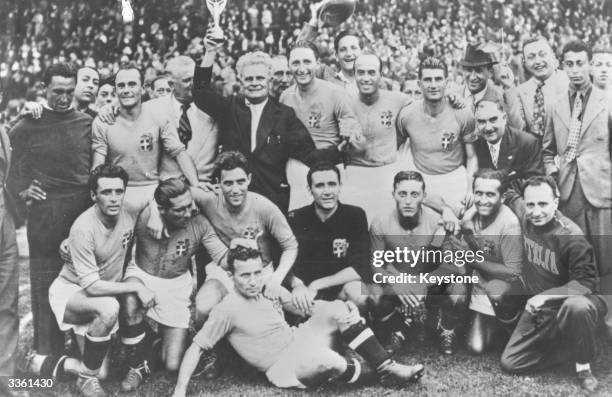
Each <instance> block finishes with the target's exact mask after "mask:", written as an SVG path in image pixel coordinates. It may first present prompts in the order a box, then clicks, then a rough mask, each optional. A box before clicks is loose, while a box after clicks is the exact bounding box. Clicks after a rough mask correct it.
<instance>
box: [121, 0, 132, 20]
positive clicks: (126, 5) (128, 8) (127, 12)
mask: <svg viewBox="0 0 612 397" xmlns="http://www.w3.org/2000/svg"><path fill="white" fill-rule="evenodd" d="M121 16H122V17H123V22H124V23H132V21H133V20H134V10H132V5H131V4H130V0H121Z"/></svg>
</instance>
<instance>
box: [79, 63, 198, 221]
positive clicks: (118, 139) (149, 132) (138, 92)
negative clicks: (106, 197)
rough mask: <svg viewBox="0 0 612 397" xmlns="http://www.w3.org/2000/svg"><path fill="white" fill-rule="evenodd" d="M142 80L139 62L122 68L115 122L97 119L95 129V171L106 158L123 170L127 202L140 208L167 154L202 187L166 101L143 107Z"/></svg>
mask: <svg viewBox="0 0 612 397" xmlns="http://www.w3.org/2000/svg"><path fill="white" fill-rule="evenodd" d="M142 82H143V80H142V73H141V72H140V70H138V69H137V68H136V67H135V66H126V67H123V68H122V69H120V70H119V71H118V72H117V74H116V75H115V89H116V91H117V97H118V100H119V113H118V115H117V118H116V120H115V123H114V124H112V125H109V124H106V123H105V122H103V121H102V120H101V119H100V118H96V119H95V120H94V123H93V127H92V131H93V134H92V135H93V138H92V151H93V160H92V166H91V167H92V169H94V168H96V167H97V166H98V165H100V164H104V163H106V162H108V163H110V164H113V165H118V166H121V167H122V168H124V169H125V170H126V172H127V173H128V175H129V176H130V181H129V185H128V187H127V189H126V193H125V194H126V197H125V206H126V208H127V209H129V210H132V209H136V210H137V211H138V210H141V209H143V208H144V207H145V206H146V205H147V203H148V201H149V200H150V199H151V197H153V191H154V190H155V187H156V186H157V183H158V181H159V178H160V164H161V161H162V160H163V158H162V156H164V155H165V156H167V157H169V158H171V159H174V160H175V161H176V163H177V164H178V167H179V169H180V171H181V172H182V173H183V174H184V175H185V177H186V178H187V181H188V182H189V183H190V185H191V186H197V185H198V175H197V171H196V169H195V166H194V163H193V160H192V159H191V157H190V156H189V154H187V152H186V150H185V145H184V144H183V143H182V142H181V141H180V140H179V137H178V134H177V131H176V127H175V124H174V122H173V121H172V120H170V117H169V116H168V111H167V110H166V109H165V108H162V107H161V106H162V103H159V104H158V106H157V107H156V106H147V107H143V104H142V94H143V87H142ZM169 160H170V159H169Z"/></svg>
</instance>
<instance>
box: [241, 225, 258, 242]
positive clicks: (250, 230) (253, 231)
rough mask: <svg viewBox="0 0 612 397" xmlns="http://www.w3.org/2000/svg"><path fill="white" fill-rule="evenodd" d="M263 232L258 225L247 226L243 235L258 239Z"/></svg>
mask: <svg viewBox="0 0 612 397" xmlns="http://www.w3.org/2000/svg"><path fill="white" fill-rule="evenodd" d="M262 234H263V231H262V230H261V229H259V228H258V227H257V226H247V227H246V228H244V230H243V231H242V237H244V238H248V239H251V240H257V238H258V237H259V236H261V235H262Z"/></svg>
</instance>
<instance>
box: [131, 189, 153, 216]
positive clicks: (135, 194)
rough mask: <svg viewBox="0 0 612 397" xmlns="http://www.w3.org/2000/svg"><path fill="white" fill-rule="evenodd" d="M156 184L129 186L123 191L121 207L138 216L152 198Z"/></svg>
mask: <svg viewBox="0 0 612 397" xmlns="http://www.w3.org/2000/svg"><path fill="white" fill-rule="evenodd" d="M155 189H157V183H156V184H153V185H145V186H129V185H128V187H127V188H126V189H125V196H124V198H123V207H124V208H125V209H126V210H127V211H129V212H130V213H135V214H138V213H140V211H142V210H143V209H144V208H145V207H146V206H147V204H149V201H151V199H152V198H153V193H155Z"/></svg>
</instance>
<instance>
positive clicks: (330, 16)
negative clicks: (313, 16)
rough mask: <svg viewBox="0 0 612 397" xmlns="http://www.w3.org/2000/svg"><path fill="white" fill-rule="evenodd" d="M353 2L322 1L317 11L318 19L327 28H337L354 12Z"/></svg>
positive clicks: (340, 0) (344, 0) (349, 0)
mask: <svg viewBox="0 0 612 397" xmlns="http://www.w3.org/2000/svg"><path fill="white" fill-rule="evenodd" d="M355 2H356V1H355V0H323V2H322V4H321V6H320V7H319V9H318V11H317V17H318V19H319V20H320V21H321V22H323V24H324V25H327V26H332V27H333V26H338V25H340V24H341V23H342V22H344V21H346V20H347V19H349V18H350V17H351V15H353V13H354V12H355Z"/></svg>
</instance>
